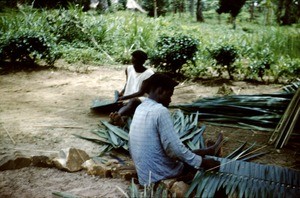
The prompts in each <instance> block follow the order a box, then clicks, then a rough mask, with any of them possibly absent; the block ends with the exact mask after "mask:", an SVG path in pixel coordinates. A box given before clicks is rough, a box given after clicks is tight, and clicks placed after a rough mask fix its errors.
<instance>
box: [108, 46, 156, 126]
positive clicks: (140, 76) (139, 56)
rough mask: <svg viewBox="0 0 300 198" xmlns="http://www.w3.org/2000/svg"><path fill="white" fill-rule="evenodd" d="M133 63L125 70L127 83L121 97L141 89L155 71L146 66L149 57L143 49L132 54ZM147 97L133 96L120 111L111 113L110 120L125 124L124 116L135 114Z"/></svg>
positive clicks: (120, 124) (115, 123)
mask: <svg viewBox="0 0 300 198" xmlns="http://www.w3.org/2000/svg"><path fill="white" fill-rule="evenodd" d="M131 56H132V58H131V62H132V65H131V66H128V67H127V68H126V70H125V75H126V84H125V87H124V89H123V90H122V91H121V92H120V93H119V97H123V96H128V95H131V94H133V93H136V92H138V91H139V90H140V88H141V85H142V83H143V81H144V80H146V79H148V78H149V77H150V76H151V75H152V74H154V72H153V71H152V70H151V69H150V68H146V67H145V66H144V63H145V62H146V60H147V59H148V56H147V54H146V53H145V52H144V51H142V50H136V51H134V52H133V53H132V54H131ZM144 99H145V97H143V96H141V97H135V98H131V99H130V100H129V102H128V103H126V104H125V105H124V106H123V107H122V108H121V109H120V110H119V111H118V112H113V113H111V114H110V115H109V117H110V122H111V123H112V124H114V125H118V126H123V125H124V124H125V122H124V117H126V116H130V115H133V114H134V111H135V109H136V107H137V106H138V105H139V104H141V101H142V100H144Z"/></svg>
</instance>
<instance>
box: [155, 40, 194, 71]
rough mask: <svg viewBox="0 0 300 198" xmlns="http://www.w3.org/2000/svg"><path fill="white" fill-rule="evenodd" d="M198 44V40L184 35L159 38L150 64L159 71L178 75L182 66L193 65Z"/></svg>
mask: <svg viewBox="0 0 300 198" xmlns="http://www.w3.org/2000/svg"><path fill="white" fill-rule="evenodd" d="M198 44H199V41H198V40H196V39H194V38H192V37H189V36H186V35H175V36H166V35H163V36H160V37H159V39H158V41H157V43H156V46H155V51H154V53H153V55H152V56H151V58H150V59H151V63H152V64H153V65H154V66H155V67H157V68H158V69H159V70H162V71H165V72H171V73H180V70H181V68H182V66H183V64H185V63H187V62H188V61H191V62H193V63H194V58H195V55H196V52H197V50H198Z"/></svg>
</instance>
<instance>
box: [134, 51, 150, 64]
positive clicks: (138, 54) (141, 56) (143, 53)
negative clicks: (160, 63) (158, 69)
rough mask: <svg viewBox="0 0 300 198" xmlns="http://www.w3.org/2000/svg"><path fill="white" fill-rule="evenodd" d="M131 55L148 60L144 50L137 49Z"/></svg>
mask: <svg viewBox="0 0 300 198" xmlns="http://www.w3.org/2000/svg"><path fill="white" fill-rule="evenodd" d="M131 56H133V57H134V58H136V59H139V60H143V61H146V60H147V59H148V55H147V54H146V52H144V51H143V50H135V51H134V52H132V53H131Z"/></svg>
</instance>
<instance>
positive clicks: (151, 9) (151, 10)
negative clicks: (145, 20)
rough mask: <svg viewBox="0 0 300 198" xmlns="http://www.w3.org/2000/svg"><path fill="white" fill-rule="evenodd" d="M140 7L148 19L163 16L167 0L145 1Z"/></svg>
mask: <svg viewBox="0 0 300 198" xmlns="http://www.w3.org/2000/svg"><path fill="white" fill-rule="evenodd" d="M142 6H143V8H145V10H147V11H148V16H150V17H158V16H163V15H165V14H166V12H167V8H166V6H167V0H145V1H143V3H142ZM155 7H156V9H155Z"/></svg>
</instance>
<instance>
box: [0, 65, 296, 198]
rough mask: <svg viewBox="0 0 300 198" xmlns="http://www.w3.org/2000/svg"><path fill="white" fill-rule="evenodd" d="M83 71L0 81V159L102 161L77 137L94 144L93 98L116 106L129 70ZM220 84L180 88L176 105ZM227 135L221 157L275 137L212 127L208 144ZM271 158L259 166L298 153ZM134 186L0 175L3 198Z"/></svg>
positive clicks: (240, 87) (46, 173)
mask: <svg viewBox="0 0 300 198" xmlns="http://www.w3.org/2000/svg"><path fill="white" fill-rule="evenodd" d="M81 68H85V70H84V71H81V72H80V71H76V68H75V70H73V71H72V68H69V69H68V70H65V69H57V70H42V71H32V72H17V73H13V74H6V75H2V76H1V78H0V95H1V99H0V100H1V102H0V105H1V106H0V124H1V126H0V157H1V155H2V156H3V155H5V154H7V153H11V152H15V151H26V152H31V151H32V152H36V151H39V152H41V153H45V154H49V153H51V152H57V151H59V150H61V149H63V148H68V147H75V148H79V149H82V150H85V151H86V152H87V153H88V154H89V155H90V156H96V155H97V154H99V148H100V145H97V144H94V143H92V142H89V141H86V140H82V139H79V138H77V137H75V136H73V135H72V134H79V135H83V136H91V135H92V133H91V131H92V130H94V129H96V128H98V123H99V120H100V119H106V120H108V116H107V115H102V116H100V115H96V114H93V113H92V112H91V111H90V106H91V103H92V100H93V99H95V98H96V97H101V98H103V99H110V100H112V99H113V97H114V90H121V89H122V88H123V86H124V83H125V76H124V69H125V66H119V67H112V66H110V67H97V68H93V67H91V66H85V67H81ZM220 86H221V84H218V83H216V82H212V83H210V84H209V83H207V82H206V83H203V82H202V83H201V82H197V83H193V82H185V83H181V84H180V85H179V86H178V88H176V90H175V93H174V96H173V100H172V102H173V103H189V102H192V101H193V100H195V99H197V98H199V97H207V96H215V95H216V94H217V92H218V89H219V88H220ZM230 86H231V87H232V88H233V89H234V90H235V91H236V92H238V93H239V94H260V93H274V92H277V91H279V90H280V88H281V87H282V85H276V84H275V85H274V84H272V85H254V84H249V83H246V82H233V83H232V84H231V85H230ZM220 131H222V132H223V133H224V136H225V137H226V138H227V140H228V141H227V142H226V143H225V145H224V147H223V152H224V154H227V153H229V152H232V151H233V150H234V149H235V148H237V147H238V146H240V145H241V144H242V143H243V142H244V141H247V142H248V145H250V144H252V143H254V142H256V146H255V148H260V147H262V146H264V145H267V142H268V140H269V138H270V135H271V133H270V132H261V131H254V130H242V129H236V128H227V127H215V126H210V125H208V126H207V129H206V132H205V136H206V138H211V139H214V138H215V137H216V135H217V133H218V132H220ZM263 150H264V151H266V150H267V151H269V153H268V154H267V155H265V156H263V157H260V158H259V159H257V160H255V162H259V163H264V164H275V165H279V166H285V167H289V168H294V169H298V168H297V167H296V158H297V155H298V153H299V148H297V149H296V148H294V147H292V146H289V147H285V148H283V149H281V150H276V149H274V147H273V146H272V145H267V147H266V148H264V149H263ZM128 186H129V182H127V181H124V180H121V179H108V178H100V177H95V176H89V175H87V174H86V173H85V172H83V171H81V172H77V173H67V172H63V171H60V170H57V169H50V168H39V167H26V168H22V169H18V170H6V171H2V172H0V197H52V196H53V195H52V193H53V192H68V193H70V194H73V195H77V196H80V197H122V196H124V195H123V194H122V192H121V190H119V189H123V190H124V191H127V188H128Z"/></svg>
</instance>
